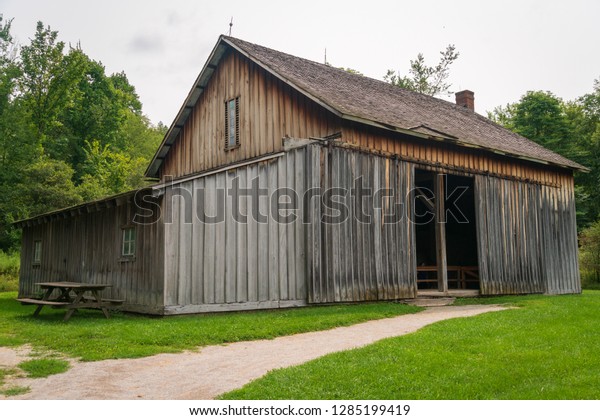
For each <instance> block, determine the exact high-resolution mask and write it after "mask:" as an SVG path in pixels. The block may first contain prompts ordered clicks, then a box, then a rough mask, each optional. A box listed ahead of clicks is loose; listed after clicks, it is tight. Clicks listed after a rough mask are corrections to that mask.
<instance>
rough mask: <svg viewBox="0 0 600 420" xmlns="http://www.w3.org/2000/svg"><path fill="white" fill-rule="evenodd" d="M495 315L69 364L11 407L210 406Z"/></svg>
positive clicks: (432, 317)
mask: <svg viewBox="0 0 600 420" xmlns="http://www.w3.org/2000/svg"><path fill="white" fill-rule="evenodd" d="M502 309H506V308H505V307H501V306H496V305H486V306H482V305H481V306H480V305H477V306H475V305H474V306H445V307H435V308H428V309H427V310H425V311H423V312H420V313H417V314H411V315H402V316H398V317H396V318H388V319H382V320H377V321H369V322H365V323H362V324H357V325H352V326H349V327H340V328H335V329H332V330H327V331H319V332H311V333H304V334H296V335H292V336H286V337H279V338H276V339H273V340H259V341H244V342H239V343H232V344H227V345H220V346H208V347H202V348H200V349H199V350H198V351H196V352H191V351H188V352H184V353H179V354H159V355H156V356H151V357H145V358H142V359H120V360H104V361H100V362H87V363H75V364H74V365H73V366H72V368H71V369H70V370H69V371H68V372H65V373H62V374H59V375H54V376H50V377H48V378H43V379H26V378H20V379H13V380H11V385H12V386H29V387H31V392H29V393H27V394H25V395H21V396H18V397H15V398H18V399H169V400H170V399H211V398H214V397H216V396H217V395H220V394H222V393H224V392H227V391H230V390H233V389H236V388H239V387H241V386H243V385H244V384H246V383H248V382H250V381H252V380H253V379H256V378H259V377H261V376H263V375H264V374H266V373H267V372H268V371H270V370H273V369H277V368H282V367H287V366H292V365H297V364H301V363H304V362H307V361H309V360H312V359H315V358H317V357H320V356H323V355H325V354H328V353H333V352H337V351H342V350H348V349H352V348H356V347H361V346H365V345H367V344H371V343H373V342H375V341H378V340H381V339H383V338H387V337H393V336H398V335H403V334H408V333H410V332H413V331H416V330H418V329H419V328H422V327H424V326H426V325H429V324H431V323H434V322H437V321H441V320H445V319H450V318H457V317H466V316H473V315H478V314H481V313H485V312H491V311H499V310H502ZM0 350H3V351H2V352H0V365H2V364H5V363H4V362H3V360H2V359H3V357H2V355H3V354H4V356H5V357H6V359H5V360H8V359H10V357H13V356H11V355H9V354H8V353H9V351H8V349H0ZM13 352H14V350H13ZM17 359H18V357H17V358H15V360H17Z"/></svg>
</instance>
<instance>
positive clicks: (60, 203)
mask: <svg viewBox="0 0 600 420" xmlns="http://www.w3.org/2000/svg"><path fill="white" fill-rule="evenodd" d="M24 175H25V176H24V179H23V183H22V185H21V188H20V194H21V200H19V201H21V203H22V205H23V206H24V207H25V208H26V209H27V213H28V214H27V216H35V215H38V214H42V213H46V212H48V211H50V210H56V209H62V208H65V207H69V206H72V205H75V204H78V203H80V202H81V196H80V195H79V193H78V192H77V190H76V188H75V184H73V181H72V178H73V169H72V168H71V167H69V165H68V164H67V163H65V162H62V161H60V160H54V159H50V158H47V157H44V158H42V159H40V160H38V161H37V162H34V163H32V164H31V165H29V166H28V167H27V168H26V169H25V173H24Z"/></svg>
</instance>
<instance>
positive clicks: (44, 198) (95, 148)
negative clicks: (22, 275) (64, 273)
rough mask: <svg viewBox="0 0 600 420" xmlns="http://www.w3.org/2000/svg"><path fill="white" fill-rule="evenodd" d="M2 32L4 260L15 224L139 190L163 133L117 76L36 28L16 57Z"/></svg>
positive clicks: (1, 27)
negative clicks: (145, 114) (98, 199)
mask: <svg viewBox="0 0 600 420" xmlns="http://www.w3.org/2000/svg"><path fill="white" fill-rule="evenodd" d="M10 26H11V21H10V20H9V21H5V20H4V19H3V17H2V15H0V249H2V250H9V249H15V248H16V247H17V246H18V243H19V236H20V233H19V232H18V231H17V230H15V229H14V228H13V227H12V225H11V224H12V223H13V222H14V221H16V220H20V219H24V218H27V217H30V216H33V215H36V214H41V213H45V212H48V211H52V210H56V209H59V208H63V207H65V206H69V205H72V204H76V203H79V202H81V201H82V200H84V199H92V198H93V199H97V198H101V197H103V196H105V195H110V194H115V193H121V192H124V191H125V190H128V189H133V188H137V187H140V186H143V185H145V180H144V176H143V174H144V171H145V169H146V167H147V164H148V163H149V161H150V159H151V157H152V156H153V154H154V152H155V151H156V148H157V146H158V144H159V143H160V140H161V139H162V136H163V135H164V133H165V131H166V127H164V126H163V125H162V124H159V125H158V126H157V127H155V126H153V125H152V124H151V123H150V121H149V120H148V119H147V118H146V117H145V116H144V115H143V113H142V104H141V102H140V100H139V97H138V95H137V93H136V91H135V88H134V87H133V86H132V85H131V84H130V83H129V81H128V79H127V76H126V75H125V73H123V72H120V73H115V74H112V75H107V74H106V72H105V68H104V66H103V65H102V64H101V63H100V62H98V61H95V60H93V59H91V58H90V57H88V56H87V55H86V54H85V53H84V51H83V50H82V49H81V47H80V46H79V45H77V46H75V47H70V46H69V47H68V48H67V46H66V45H65V43H64V42H62V41H60V40H59V38H58V32H57V31H55V30H52V29H51V28H50V27H49V26H44V24H43V23H42V22H38V24H37V26H36V31H35V34H34V36H33V37H32V38H31V41H30V43H29V44H28V45H24V46H23V47H21V48H20V50H19V48H18V46H17V45H16V44H15V43H14V41H13V38H12V36H11V34H10ZM96 144H97V145H96ZM94 164H97V165H98V166H94Z"/></svg>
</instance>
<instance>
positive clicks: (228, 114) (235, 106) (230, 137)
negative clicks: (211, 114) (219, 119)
mask: <svg viewBox="0 0 600 420" xmlns="http://www.w3.org/2000/svg"><path fill="white" fill-rule="evenodd" d="M239 145H240V98H239V97H237V98H234V99H230V100H228V101H225V150H231V149H235V148H236V147H238V146H239Z"/></svg>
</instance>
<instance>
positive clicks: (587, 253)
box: [579, 220, 600, 289]
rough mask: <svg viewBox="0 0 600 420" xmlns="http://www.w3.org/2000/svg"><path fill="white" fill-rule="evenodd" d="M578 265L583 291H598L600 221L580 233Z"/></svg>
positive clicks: (599, 282) (599, 281) (599, 287)
mask: <svg viewBox="0 0 600 420" xmlns="http://www.w3.org/2000/svg"><path fill="white" fill-rule="evenodd" d="M579 240H580V244H581V247H580V249H579V265H580V268H581V284H582V286H583V288H584V289H600V220H598V221H597V222H596V223H594V224H592V225H591V226H590V227H588V228H587V229H584V230H583V231H582V232H581V235H580V237H579Z"/></svg>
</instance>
